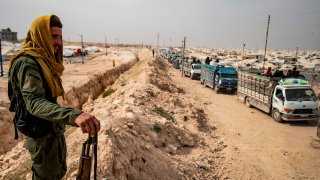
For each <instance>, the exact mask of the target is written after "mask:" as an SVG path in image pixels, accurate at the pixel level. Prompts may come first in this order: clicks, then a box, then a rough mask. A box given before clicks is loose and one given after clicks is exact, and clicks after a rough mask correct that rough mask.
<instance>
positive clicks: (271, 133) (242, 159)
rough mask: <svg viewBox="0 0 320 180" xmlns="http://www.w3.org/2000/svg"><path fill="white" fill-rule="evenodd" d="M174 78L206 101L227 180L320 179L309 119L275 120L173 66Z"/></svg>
mask: <svg viewBox="0 0 320 180" xmlns="http://www.w3.org/2000/svg"><path fill="white" fill-rule="evenodd" d="M170 73H172V76H173V77H172V79H173V80H174V81H175V82H176V83H177V84H179V85H180V86H182V87H183V88H184V89H186V91H187V93H190V94H193V95H194V96H196V97H197V98H196V99H198V101H199V103H200V104H204V107H205V112H206V113H207V115H208V117H209V120H210V121H215V124H217V131H218V135H219V136H220V138H222V139H223V141H224V143H225V144H226V145H227V147H226V148H225V149H224V150H223V151H222V153H224V155H225V158H224V160H223V161H224V165H225V168H226V176H227V177H229V178H230V179H320V171H319V170H320V149H315V148H312V147H311V146H310V143H311V141H312V139H313V138H315V136H316V127H315V125H314V124H312V123H308V122H303V123H301V122H300V123H297V122H295V123H282V124H281V123H277V122H275V121H273V119H272V118H271V117H270V116H269V115H268V114H266V113H264V112H262V111H260V110H258V109H255V108H248V107H247V106H246V105H245V104H244V103H242V102H241V101H239V100H238V99H237V95H228V94H216V93H215V92H214V91H213V90H212V89H210V88H208V87H204V86H203V85H202V84H201V83H200V81H197V80H190V78H186V77H182V76H181V72H180V71H178V70H176V69H173V68H172V69H171V70H170Z"/></svg>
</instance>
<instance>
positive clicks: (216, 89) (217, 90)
mask: <svg viewBox="0 0 320 180" xmlns="http://www.w3.org/2000/svg"><path fill="white" fill-rule="evenodd" d="M214 91H215V92H216V93H217V94H218V93H219V92H220V89H219V88H218V86H214Z"/></svg>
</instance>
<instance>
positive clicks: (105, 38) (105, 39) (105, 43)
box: [104, 37, 108, 56]
mask: <svg viewBox="0 0 320 180" xmlns="http://www.w3.org/2000/svg"><path fill="white" fill-rule="evenodd" d="M104 46H105V47H106V56H107V55H108V51H107V49H108V46H107V37H104Z"/></svg>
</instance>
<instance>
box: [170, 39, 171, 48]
mask: <svg viewBox="0 0 320 180" xmlns="http://www.w3.org/2000/svg"><path fill="white" fill-rule="evenodd" d="M170 48H171V38H170Z"/></svg>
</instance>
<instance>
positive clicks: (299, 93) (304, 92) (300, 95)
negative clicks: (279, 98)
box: [285, 89, 317, 101]
mask: <svg viewBox="0 0 320 180" xmlns="http://www.w3.org/2000/svg"><path fill="white" fill-rule="evenodd" d="M285 93H286V100H287V101H316V99H317V98H316V96H315V94H314V92H313V90H312V89H286V90H285Z"/></svg>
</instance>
